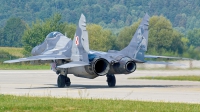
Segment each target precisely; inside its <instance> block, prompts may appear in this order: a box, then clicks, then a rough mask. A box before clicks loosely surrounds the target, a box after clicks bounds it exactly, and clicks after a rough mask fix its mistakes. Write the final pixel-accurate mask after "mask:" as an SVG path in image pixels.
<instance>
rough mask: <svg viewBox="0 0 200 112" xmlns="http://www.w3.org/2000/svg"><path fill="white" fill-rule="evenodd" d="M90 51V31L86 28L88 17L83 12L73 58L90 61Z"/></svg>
mask: <svg viewBox="0 0 200 112" xmlns="http://www.w3.org/2000/svg"><path fill="white" fill-rule="evenodd" d="M88 52H89V42H88V32H87V30H86V19H85V16H84V15H83V14H81V17H80V20H79V24H78V25H77V28H76V33H75V35H74V39H73V45H72V55H71V60H72V61H83V62H86V63H89V60H88Z"/></svg>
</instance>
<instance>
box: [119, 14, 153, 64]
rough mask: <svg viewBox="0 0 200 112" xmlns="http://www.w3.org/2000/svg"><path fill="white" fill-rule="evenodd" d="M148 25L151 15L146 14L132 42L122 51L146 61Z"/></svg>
mask: <svg viewBox="0 0 200 112" xmlns="http://www.w3.org/2000/svg"><path fill="white" fill-rule="evenodd" d="M148 26H149V15H148V14H145V16H144V17H143V19H142V22H141V23H140V25H139V26H138V28H137V30H136V32H135V34H134V35H133V38H132V40H131V42H130V43H129V45H128V46H127V47H125V48H124V49H122V50H121V51H120V52H121V53H123V54H124V55H126V56H128V57H131V58H133V59H136V60H140V61H144V52H146V51H147V45H148V32H149V31H148Z"/></svg>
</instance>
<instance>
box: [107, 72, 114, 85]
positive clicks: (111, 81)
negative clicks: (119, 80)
mask: <svg viewBox="0 0 200 112" xmlns="http://www.w3.org/2000/svg"><path fill="white" fill-rule="evenodd" d="M106 76H107V82H108V86H109V87H115V84H116V79H115V75H113V74H108V75H106Z"/></svg>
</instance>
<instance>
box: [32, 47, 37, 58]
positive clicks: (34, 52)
mask: <svg viewBox="0 0 200 112" xmlns="http://www.w3.org/2000/svg"><path fill="white" fill-rule="evenodd" d="M37 50H38V46H36V47H34V48H33V49H32V51H31V54H32V56H36V55H38V54H37Z"/></svg>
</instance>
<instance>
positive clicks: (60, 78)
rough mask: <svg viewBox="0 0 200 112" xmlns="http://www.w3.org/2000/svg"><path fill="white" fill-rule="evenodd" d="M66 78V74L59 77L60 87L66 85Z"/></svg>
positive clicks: (58, 83)
mask: <svg viewBox="0 0 200 112" xmlns="http://www.w3.org/2000/svg"><path fill="white" fill-rule="evenodd" d="M65 80H66V76H64V75H59V76H58V79H57V85H58V87H59V88H64V87H65Z"/></svg>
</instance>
